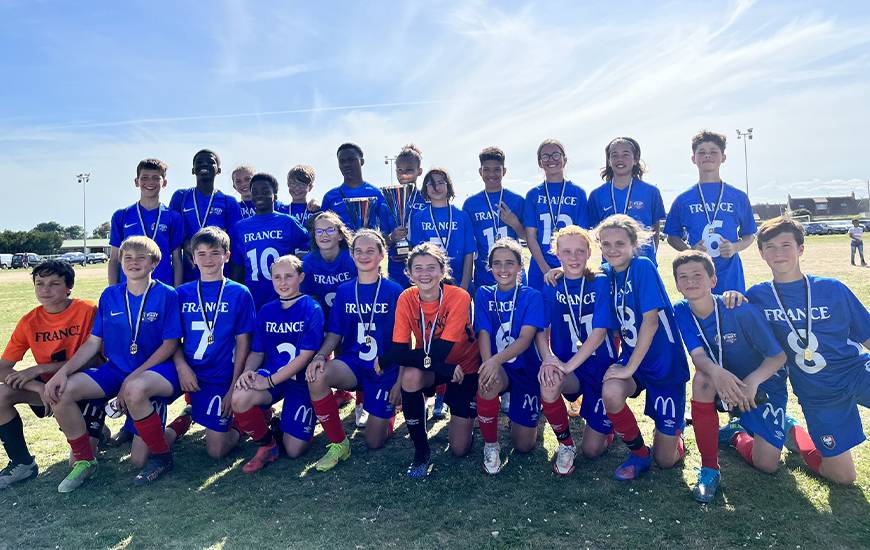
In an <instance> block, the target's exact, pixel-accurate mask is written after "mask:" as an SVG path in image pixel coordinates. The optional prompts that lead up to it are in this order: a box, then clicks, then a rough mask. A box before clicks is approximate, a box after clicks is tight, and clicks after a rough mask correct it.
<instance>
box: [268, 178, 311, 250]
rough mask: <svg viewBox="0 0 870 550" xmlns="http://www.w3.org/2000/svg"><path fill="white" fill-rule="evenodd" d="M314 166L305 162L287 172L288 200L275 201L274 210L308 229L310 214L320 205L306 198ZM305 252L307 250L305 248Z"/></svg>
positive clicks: (309, 189) (309, 190)
mask: <svg viewBox="0 0 870 550" xmlns="http://www.w3.org/2000/svg"><path fill="white" fill-rule="evenodd" d="M314 178H315V173H314V168H312V167H311V166H308V165H307V164H298V165H296V166H294V167H293V168H291V169H290V171H289V172H287V189H288V190H289V191H290V199H291V200H290V202H289V203H287V204H281V203H280V201H277V200H276V201H275V211H276V212H281V213H282V214H287V215H289V216H290V217H292V218H294V219H295V220H296V221H297V222H299V225H301V226H302V227H304V228H305V230H306V231H308V230H310V229H311V228H310V227H309V222H310V221H311V218H312V216H314V214H316V213H317V212H320V205H319V204H317V201H316V200H314V199H311V200H308V193H310V192H311V190H312V189H314ZM306 252H307V250H306Z"/></svg>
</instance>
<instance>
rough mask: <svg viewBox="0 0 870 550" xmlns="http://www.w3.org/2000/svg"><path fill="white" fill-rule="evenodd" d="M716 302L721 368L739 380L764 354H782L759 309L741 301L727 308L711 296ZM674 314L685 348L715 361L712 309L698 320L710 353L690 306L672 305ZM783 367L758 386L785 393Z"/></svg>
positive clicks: (774, 394)
mask: <svg viewBox="0 0 870 550" xmlns="http://www.w3.org/2000/svg"><path fill="white" fill-rule="evenodd" d="M714 299H715V300H716V301H717V302H718V303H719V318H720V326H719V331H720V332H721V333H722V353H723V355H725V361H724V362H725V364H724V366H725V368H726V369H727V370H728V371H730V372H732V373H733V374H734V375H735V376H737V378H740V379H741V380H742V379H744V378H746V377H747V376H749V375H750V374H751V373H752V372H753V371H755V370H756V369H757V368H758V367H759V365H761V363H762V361H764V358H765V357H774V356H776V355H779V354H780V353H782V348H781V347H780V345H779V342H777V341H776V338H775V337H774V335H773V331H772V330H771V329H770V326H769V325H768V324H767V321H765V320H764V316H763V315H762V314H761V311H760V310H759V309H758V308H756V307H755V306H753V305H752V304H745V305H742V306H739V307H736V308H734V309H728V308H726V307H725V304H724V303H723V302H722V297H721V296H719V295H714ZM674 317H675V318H676V321H677V326H678V327H679V328H680V334H681V335H682V337H683V342H684V343H685V344H686V349H687V350H689V351H690V352H691V351H694V350H695V349H697V348H701V349H702V350H703V351H704V353H706V354H707V356H708V357H710V358H711V359H712V360H713V361H717V360H718V359H717V357H718V354H719V346H718V345H717V344H716V341H717V339H718V336H717V333H716V312H715V311H714V312H713V313H711V314H710V315H708V316H707V317H705V318H704V319H699V320H698V322H699V323H700V325H701V328H702V329H703V331H704V338H706V339H707V343H708V344H709V345H710V346H712V347H713V355H711V354H710V349H709V348H708V347H707V345H706V344H705V343H704V340H703V339H702V338H701V333H700V332H699V331H698V326H697V325H696V324H695V321H694V320H693V319H692V308H691V307H690V306H689V302H687V301H686V300H680V301H679V302H677V303H676V304H674ZM786 374H787V373H786V370H785V367H783V368H782V369H780V370H779V371H777V373H776V374H775V375H773V376H772V377H770V378H769V379H768V380H767V381H765V382H764V383H762V384H761V386H760V387H761V388H762V389H764V391H766V392H767V394H768V395H770V396H780V397H785V396H786V392H787V390H786V385H785V378H786Z"/></svg>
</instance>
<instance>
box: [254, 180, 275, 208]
mask: <svg viewBox="0 0 870 550" xmlns="http://www.w3.org/2000/svg"><path fill="white" fill-rule="evenodd" d="M251 202H253V203H254V209H255V210H256V211H257V212H263V211H267V210H269V209H270V208H272V207H273V206H274V204H275V190H274V189H272V185H271V184H270V183H269V182H268V181H266V180H261V179H258V180H257V181H255V182H254V183H253V184H252V185H251Z"/></svg>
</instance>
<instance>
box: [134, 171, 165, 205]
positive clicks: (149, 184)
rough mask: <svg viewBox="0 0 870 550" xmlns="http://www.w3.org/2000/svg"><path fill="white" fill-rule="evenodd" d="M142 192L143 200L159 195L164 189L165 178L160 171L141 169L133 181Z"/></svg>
mask: <svg viewBox="0 0 870 550" xmlns="http://www.w3.org/2000/svg"><path fill="white" fill-rule="evenodd" d="M133 181H134V183H135V184H136V187H138V188H139V189H140V190H141V192H142V197H143V198H149V199H151V198H155V197H157V196H159V195H160V190H161V189H163V188H164V187H166V183H167V182H166V178H165V177H164V176H163V174H161V173H160V170H150V169H148V168H143V169H142V170H140V171H139V175H138V176H137V177H136V179H135V180H133Z"/></svg>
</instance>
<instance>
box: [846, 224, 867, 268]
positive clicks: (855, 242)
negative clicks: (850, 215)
mask: <svg viewBox="0 0 870 550" xmlns="http://www.w3.org/2000/svg"><path fill="white" fill-rule="evenodd" d="M849 246H850V247H851V250H852V265H855V252H857V253H858V255H859V256H860V257H861V267H867V262H865V261H864V227H862V226H861V220H859V219H857V218H856V219H854V220H852V227H850V228H849Z"/></svg>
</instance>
